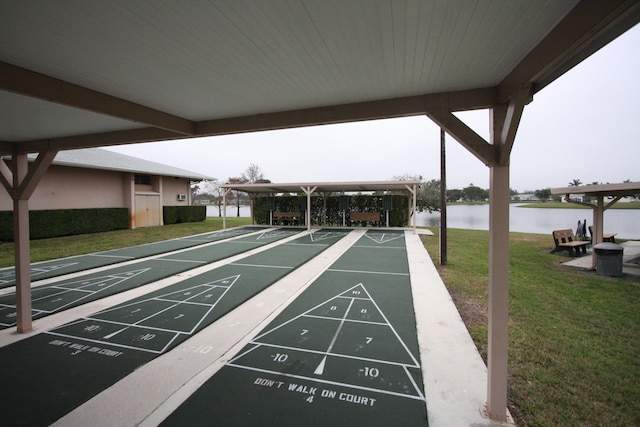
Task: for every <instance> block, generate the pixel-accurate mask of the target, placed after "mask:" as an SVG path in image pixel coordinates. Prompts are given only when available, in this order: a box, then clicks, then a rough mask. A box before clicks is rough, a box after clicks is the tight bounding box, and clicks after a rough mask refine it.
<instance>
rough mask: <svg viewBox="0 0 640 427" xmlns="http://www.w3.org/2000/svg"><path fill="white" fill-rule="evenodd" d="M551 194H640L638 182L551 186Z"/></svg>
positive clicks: (615, 195)
mask: <svg viewBox="0 0 640 427" xmlns="http://www.w3.org/2000/svg"><path fill="white" fill-rule="evenodd" d="M551 194H584V195H586V196H604V197H608V196H611V197H618V196H620V197H626V196H636V197H637V196H640V182H623V183H619V184H594V185H579V186H571V187H558V188H552V189H551Z"/></svg>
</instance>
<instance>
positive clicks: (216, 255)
mask: <svg viewBox="0 0 640 427" xmlns="http://www.w3.org/2000/svg"><path fill="white" fill-rule="evenodd" d="M301 231H302V229H277V230H270V231H264V232H262V233H258V234H252V235H250V236H245V237H240V238H238V239H235V240H230V241H227V242H224V241H223V242H220V243H218V244H215V245H211V246H206V247H196V248H194V249H188V250H186V251H183V252H179V253H175V254H168V255H166V256H162V257H158V258H153V259H148V260H142V261H140V262H137V263H135V264H130V265H126V266H121V267H114V268H111V269H109V270H107V271H101V272H98V273H93V274H87V275H84V276H82V277H79V278H73V279H69V280H61V281H59V282H55V283H52V284H48V285H43V286H39V287H37V288H34V289H32V291H31V295H32V311H31V314H32V318H33V319H38V318H41V317H44V316H48V315H50V314H53V313H57V312H60V311H62V310H66V309H69V308H71V307H75V306H78V305H80V304H85V303H87V302H90V301H94V300H96V299H99V298H104V297H106V296H109V295H113V294H116V293H119V292H123V291H126V290H129V289H133V288H136V287H138V286H142V285H145V284H148V283H151V282H155V281H158V280H160V279H163V278H165V277H169V276H172V275H174V274H178V273H181V272H184V271H187V270H191V269H193V268H196V267H199V266H202V265H206V264H209V263H212V262H214V261H218V260H221V259H224V258H228V257H230V256H233V255H237V254H239V253H242V252H246V251H249V250H251V249H254V248H257V247H260V246H263V245H266V244H269V243H272V242H275V241H278V240H281V239H284V238H285V237H290V236H292V235H294V234H297V233H300V232H301ZM15 325H16V306H15V293H10V294H5V295H2V296H0V329H4V328H8V327H11V326H15Z"/></svg>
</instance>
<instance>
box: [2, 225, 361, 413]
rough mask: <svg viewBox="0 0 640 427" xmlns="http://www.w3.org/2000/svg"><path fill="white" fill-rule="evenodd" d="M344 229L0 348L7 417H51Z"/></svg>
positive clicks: (279, 275) (192, 329)
mask: <svg viewBox="0 0 640 427" xmlns="http://www.w3.org/2000/svg"><path fill="white" fill-rule="evenodd" d="M316 233H318V234H316ZM347 233H348V231H342V232H334V231H323V230H319V231H316V232H315V233H313V234H316V235H315V236H313V234H312V235H304V236H301V237H299V238H297V239H295V240H292V241H290V242H285V243H283V244H281V245H279V246H276V247H274V248H271V249H268V250H267V251H264V252H261V253H258V254H255V255H251V256H249V257H246V258H243V259H242V260H241V261H239V262H238V263H231V264H228V265H225V266H222V267H219V268H217V269H214V270H211V271H209V272H206V273H203V274H200V275H198V276H194V277H191V278H189V279H185V280H183V281H181V282H178V283H175V284H173V285H170V286H167V287H165V288H163V289H161V290H158V291H155V292H151V293H148V294H146V295H144V296H141V297H138V298H135V299H132V300H130V301H127V302H125V303H122V304H119V305H117V306H114V307H111V308H108V309H106V310H103V311H100V312H98V313H95V314H93V315H91V316H88V317H85V318H82V319H78V320H76V321H74V322H71V323H68V324H66V325H63V326H61V327H59V328H55V329H53V330H50V331H48V332H44V333H42V334H39V335H36V336H34V337H31V338H28V339H25V340H23V341H20V342H17V343H14V344H11V345H9V346H6V347H4V348H1V349H0V360H2V361H3V369H2V370H1V371H0V382H1V383H2V384H3V387H2V388H1V390H0V401H1V402H2V403H3V408H4V409H3V416H4V417H6V419H11V420H19V421H17V422H16V423H14V425H47V424H50V423H52V422H54V421H55V420H57V419H59V418H60V417H62V416H64V415H65V414H66V413H68V412H69V411H71V410H73V409H74V408H76V407H77V406H79V405H80V404H82V403H83V402H85V401H87V400H89V399H90V398H91V397H93V396H95V395H96V394H98V393H99V392H100V391H102V390H104V389H105V388H107V387H109V386H110V385H112V384H114V383H115V382H116V381H118V380H120V379H121V378H123V377H125V376H126V375H127V374H129V373H131V372H132V371H133V370H135V369H137V368H138V367H140V366H141V365H143V364H145V363H147V362H148V361H150V360H152V359H154V358H155V357H157V356H159V355H161V354H162V353H164V352H166V351H168V350H170V349H171V348H173V347H175V346H176V345H178V344H179V343H181V342H183V341H184V340H186V339H187V338H189V337H191V336H193V335H194V334H196V333H197V332H198V331H200V330H202V329H203V328H205V327H206V326H208V325H210V324H211V323H213V322H214V321H215V320H216V319H218V318H220V317H221V316H223V315H224V314H226V313H228V312H229V311H231V310H233V309H234V308H235V307H237V306H238V305H239V304H241V303H243V302H244V301H246V300H247V299H249V298H251V297H252V296H254V295H256V294H257V293H259V292H260V291H262V290H264V289H265V288H267V287H268V286H270V285H271V284H273V283H275V282H276V281H277V280H279V279H280V278H282V277H284V276H285V275H287V274H289V273H290V272H291V271H293V270H294V269H296V268H297V267H299V266H300V265H302V264H304V263H305V262H307V261H308V260H310V259H311V258H313V257H315V256H316V255H318V254H319V253H321V252H322V251H324V250H325V249H326V248H328V247H329V246H331V245H332V244H334V243H335V242H337V241H338V240H340V239H341V238H342V237H344V236H345V235H346V234H347ZM312 236H313V237H312ZM50 366H56V367H57V369H55V370H52V369H50V368H49V367H50ZM25 378H33V379H34V382H35V383H36V384H35V386H34V383H33V382H28V381H24V379H25ZM114 410H117V408H114Z"/></svg>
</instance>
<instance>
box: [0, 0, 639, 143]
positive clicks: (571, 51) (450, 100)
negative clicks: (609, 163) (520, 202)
mask: <svg viewBox="0 0 640 427" xmlns="http://www.w3.org/2000/svg"><path fill="white" fill-rule="evenodd" d="M639 19H640V2H637V1H630V0H608V1H592V0H583V1H579V0H553V1H549V0H546V1H544V0H541V1H531V0H493V1H487V2H473V1H466V0H449V1H446V2H442V1H436V0H417V1H389V0H376V1H372V0H353V1H315V2H303V1H287V2H284V1H280V0H265V1H260V2H245V1H237V0H219V1H210V2H204V1H198V2H176V1H172V0H154V1H144V0H142V1H135V2H131V1H128V0H113V1H108V2H106V1H105V2H95V1H94V2H85V1H64V2H60V1H58V2H47V1H29V2H18V1H14V2H3V5H2V14H0V75H2V79H0V153H6V154H10V153H11V152H13V151H14V150H17V152H20V153H24V152H42V151H43V150H50V151H54V150H66V149H73V148H85V147H99V146H107V145H117V144H123V143H130V142H148V141H159V140H168V139H179V138H189V137H199V136H211V135H221V134H229V133H241V132H249V131H257V130H267V129H279V128H287V127H296V126H309V125H316V124H327V123H342V122H349V121H357V120H370V119H380V118H390V117H403V116H411V115H424V114H425V111H429V110H430V109H431V110H433V109H434V108H440V109H442V108H445V109H447V110H453V111H461V110H472V109H479V108H489V107H492V106H493V105H496V104H505V103H507V102H509V99H511V97H512V96H513V94H514V93H516V92H517V91H518V90H521V88H523V87H525V88H529V90H530V93H529V95H532V94H534V93H536V92H537V91H539V90H540V89H542V88H543V87H545V86H546V85H548V84H549V83H550V82H552V81H554V80H555V79H556V78H558V77H559V76H561V75H562V74H564V73H565V72H566V71H567V70H569V69H571V68H572V67H573V66H575V65H576V64H578V63H579V62H580V61H582V60H583V59H584V58H586V57H588V56H589V55H591V54H592V53H593V52H595V51H597V50H598V49H600V48H601V47H602V46H604V45H606V44H607V43H608V42H610V41H611V40H613V39H615V38H616V37H617V36H619V35H620V34H622V33H623V32H625V31H626V30H628V29H629V28H631V27H632V26H634V25H635V24H636V23H637V22H638V20H639ZM629 54H630V55H632V54H633V53H632V52H630V53H629Z"/></svg>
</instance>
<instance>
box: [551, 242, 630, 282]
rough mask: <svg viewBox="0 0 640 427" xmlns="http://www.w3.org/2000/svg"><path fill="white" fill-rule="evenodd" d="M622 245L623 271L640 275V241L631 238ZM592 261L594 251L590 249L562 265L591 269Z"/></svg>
mask: <svg viewBox="0 0 640 427" xmlns="http://www.w3.org/2000/svg"><path fill="white" fill-rule="evenodd" d="M621 246H622V247H623V248H624V251H623V252H622V273H624V274H629V275H631V276H640V241H636V240H629V241H627V242H624V243H621ZM592 262H593V260H592V251H591V250H589V252H588V254H587V255H586V256H582V257H580V258H576V259H572V260H571V261H567V262H563V263H562V265H568V266H570V267H578V268H584V269H591V265H592Z"/></svg>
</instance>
